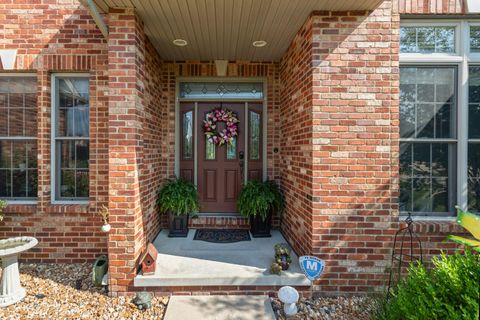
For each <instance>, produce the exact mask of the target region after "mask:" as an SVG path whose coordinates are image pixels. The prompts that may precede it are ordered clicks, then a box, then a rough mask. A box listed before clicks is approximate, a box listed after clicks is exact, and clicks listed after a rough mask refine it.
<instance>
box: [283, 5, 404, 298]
mask: <svg viewBox="0 0 480 320" xmlns="http://www.w3.org/2000/svg"><path fill="white" fill-rule="evenodd" d="M398 33H399V16H398V14H396V13H392V2H391V1H388V0H386V1H384V2H383V3H382V4H381V5H380V6H379V7H378V8H377V9H375V10H374V11H372V12H366V11H352V12H315V13H314V14H313V15H312V16H311V17H310V19H309V20H308V21H307V22H306V23H305V25H304V26H303V28H302V29H301V30H300V31H299V32H298V34H297V36H296V38H295V39H294V41H293V42H292V44H291V46H290V48H289V50H288V51H287V53H286V54H285V56H284V57H283V58H282V61H281V65H280V68H281V69H280V72H281V78H282V85H283V93H282V105H281V118H282V119H281V121H282V125H281V128H282V131H283V132H282V139H283V140H282V150H281V152H282V153H283V154H282V167H281V168H282V187H283V188H284V189H285V195H286V204H287V207H286V209H287V210H286V214H285V219H284V222H283V225H282V228H283V230H284V231H285V234H286V235H287V237H288V238H289V240H290V242H291V243H292V244H293V245H294V246H295V248H296V249H297V250H298V251H299V253H301V254H314V255H316V256H318V257H320V258H322V259H324V260H325V261H326V264H327V267H326V270H325V274H324V275H323V276H322V278H321V280H320V281H318V282H317V290H319V291H320V292H322V293H323V294H325V293H339V292H341V293H347V292H362V293H365V292H370V291H371V290H375V289H376V290H380V289H381V288H382V286H383V285H384V284H385V276H386V274H387V273H386V271H385V269H386V267H387V266H388V265H389V258H390V253H391V245H392V243H391V241H392V235H393V233H394V232H395V228H396V227H397V222H398V160H399V159H398V154H399V146H398V139H399V120H398V104H399V97H398V88H399V65H398V48H399V43H398V40H399V39H398Z"/></svg>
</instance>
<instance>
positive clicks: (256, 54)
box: [95, 0, 383, 61]
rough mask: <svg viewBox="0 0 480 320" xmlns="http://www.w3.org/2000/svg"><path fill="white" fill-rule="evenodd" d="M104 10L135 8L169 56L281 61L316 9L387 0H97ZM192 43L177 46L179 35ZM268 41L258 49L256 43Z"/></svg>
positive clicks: (359, 6) (342, 8)
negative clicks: (174, 42)
mask: <svg viewBox="0 0 480 320" xmlns="http://www.w3.org/2000/svg"><path fill="white" fill-rule="evenodd" d="M95 2H96V4H97V6H98V8H99V9H100V10H101V11H103V12H108V8H109V7H111V8H122V7H135V8H136V10H137V12H138V15H139V16H140V17H141V19H142V20H143V21H144V23H145V28H146V33H147V35H148V37H149V38H150V40H151V41H152V42H153V44H154V45H155V47H156V48H157V51H158V52H159V54H160V56H161V57H162V58H163V59H165V60H176V61H180V60H203V61H211V60H216V59H220V60H221V59H225V60H250V61H278V60H279V59H280V58H281V57H282V55H283V53H284V52H285V50H286V49H287V48H288V46H289V44H290V42H291V41H292V39H293V37H294V36H295V34H296V33H297V31H298V30H299V29H300V27H301V26H302V24H303V23H304V22H305V21H306V19H307V17H308V15H309V14H310V13H311V12H312V11H316V10H322V11H323V10H329V11H330V10H331V11H347V10H371V9H374V8H376V7H377V6H378V5H379V4H380V3H382V2H383V0H95ZM177 38H180V39H185V40H187V41H188V45H187V46H186V47H176V46H174V45H173V44H172V41H173V40H174V39H177ZM255 40H265V41H267V45H266V46H265V47H262V48H255V47H253V46H252V42H253V41H255Z"/></svg>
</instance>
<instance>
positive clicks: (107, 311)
mask: <svg viewBox="0 0 480 320" xmlns="http://www.w3.org/2000/svg"><path fill="white" fill-rule="evenodd" d="M91 269H92V264H90V263H85V264H21V265H20V273H21V276H20V278H21V282H22V285H23V286H24V287H25V289H26V290H27V296H26V297H25V299H24V300H23V301H22V302H19V303H17V304H15V305H11V306H9V307H7V308H4V309H0V319H2V320H3V319H42V320H44V319H56V320H57V319H89V320H90V319H115V320H117V319H119V320H120V319H129V320H130V319H162V317H163V314H164V312H165V308H166V305H167V303H168V297H155V298H154V299H153V300H152V308H150V309H148V310H146V311H141V310H138V309H137V307H136V306H135V305H134V304H132V303H131V297H127V298H126V297H118V298H113V297H109V296H107V295H106V292H105V291H104V289H103V288H96V287H94V286H93V285H92V274H91ZM77 288H78V289H77Z"/></svg>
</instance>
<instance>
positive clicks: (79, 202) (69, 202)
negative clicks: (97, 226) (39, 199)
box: [51, 200, 90, 206]
mask: <svg viewBox="0 0 480 320" xmlns="http://www.w3.org/2000/svg"><path fill="white" fill-rule="evenodd" d="M51 204H52V205H84V206H87V205H89V204H90V201H89V200H54V201H52V202H51Z"/></svg>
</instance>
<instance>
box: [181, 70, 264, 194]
mask: <svg viewBox="0 0 480 320" xmlns="http://www.w3.org/2000/svg"><path fill="white" fill-rule="evenodd" d="M181 82H247V83H248V82H256V83H262V86H263V99H232V98H230V99H228V98H227V99H209V100H210V101H215V102H246V104H245V108H246V109H247V110H246V111H248V102H262V117H263V121H262V167H263V168H262V178H263V180H266V179H267V163H268V161H267V142H268V139H267V132H268V130H267V124H268V112H267V109H268V101H267V96H268V92H267V78H266V77H238V78H237V77H177V79H176V81H175V168H174V170H175V176H177V177H179V176H180V102H183V101H190V102H199V100H198V99H181V98H180V83H181ZM205 101H207V100H205ZM197 117H198V106H197V103H195V110H194V119H198V118H197ZM247 117H248V112H246V113H245V119H247ZM247 125H248V122H247V121H245V124H244V130H245V134H247V136H246V137H245V141H246V144H248V143H247V141H248V140H247V139H248V126H247ZM193 130H194V132H197V130H198V121H195V122H194V127H193ZM193 146H194V148H193V154H194V156H193V168H194V169H193V170H194V171H193V176H194V178H193V179H194V184H195V185H197V173H198V159H197V143H194V144H193ZM244 170H245V172H248V171H247V170H248V147H247V146H246V148H245V169H244ZM246 179H247V175H246V174H245V176H244V181H246Z"/></svg>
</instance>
